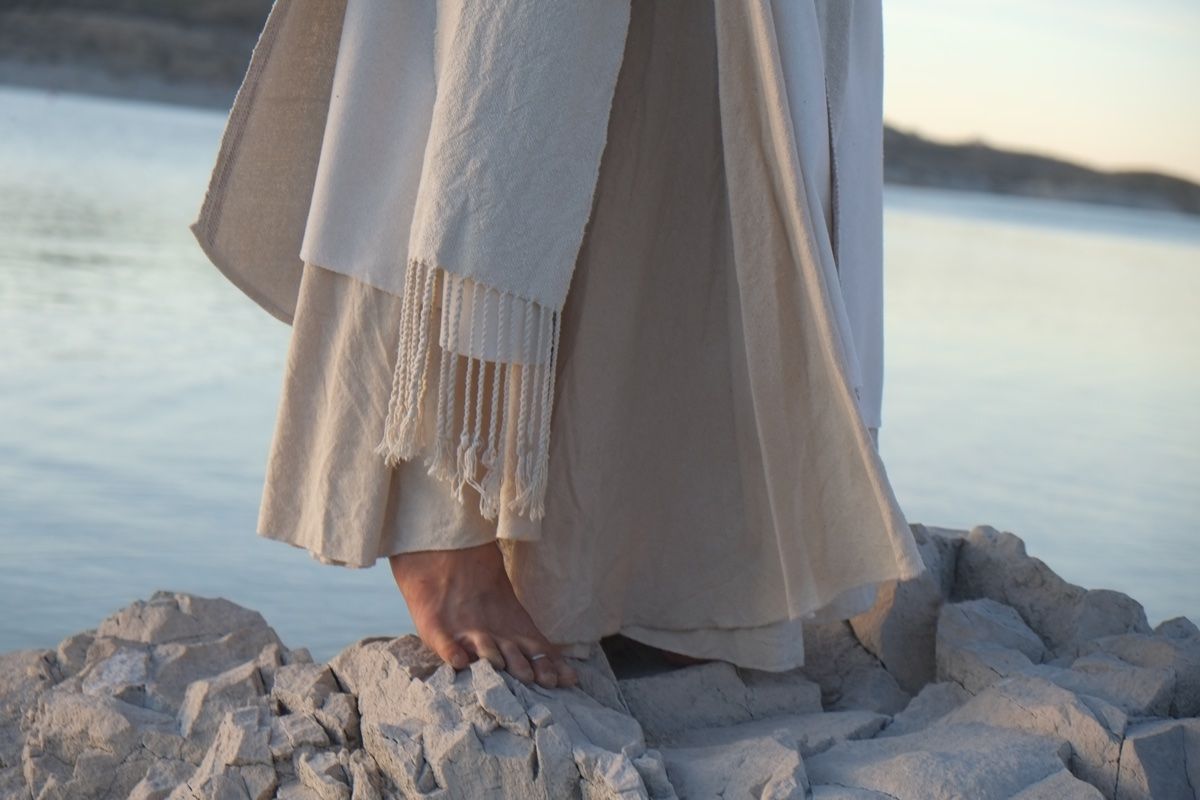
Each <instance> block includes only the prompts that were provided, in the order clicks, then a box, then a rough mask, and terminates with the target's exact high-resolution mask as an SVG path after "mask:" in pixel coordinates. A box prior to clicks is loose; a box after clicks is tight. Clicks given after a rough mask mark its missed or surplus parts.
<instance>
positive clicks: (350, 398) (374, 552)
mask: <svg viewBox="0 0 1200 800" xmlns="http://www.w3.org/2000/svg"><path fill="white" fill-rule="evenodd" d="M636 5H637V4H635V6H636ZM707 7H708V4H700V5H699V6H698V7H697V8H707ZM672 8H674V7H672ZM655 13H667V10H663V11H661V12H660V11H659V7H658V6H656V5H652V4H641V6H640V10H639V11H638V15H635V20H634V23H633V24H631V28H630V39H629V42H628V44H627V50H626V55H625V63H624V64H623V66H622V73H621V78H620V81H619V83H618V87H617V92H616V96H615V98H614V104H613V111H612V120H611V122H610V129H609V136H608V141H609V144H608V149H607V150H606V155H605V159H604V161H603V163H602V165H601V170H600V175H599V179H598V183H597V189H596V196H595V200H594V209H593V214H592V218H591V220H590V221H589V226H588V229H587V231H586V232H585V236H584V240H583V245H582V247H581V250H580V255H579V259H578V262H577V265H576V268H575V272H574V274H573V276H572V283H571V287H570V292H569V294H568V297H567V303H566V306H565V307H564V309H563V314H562V333H561V339H560V352H559V355H558V360H557V370H556V378H555V389H554V391H555V399H554V405H553V414H552V418H551V440H550V441H551V450H550V461H549V471H550V476H549V481H548V485H547V491H546V513H545V516H544V517H543V518H542V519H540V520H538V521H531V520H529V519H528V518H525V517H518V516H515V515H513V514H511V513H506V512H502V513H501V515H500V518H499V519H498V520H496V521H488V520H486V519H484V518H483V516H482V515H481V514H480V512H479V507H478V502H479V497H478V494H477V493H476V492H475V490H474V489H473V488H472V487H470V486H469V485H468V486H466V487H465V488H464V498H463V501H462V502H460V501H459V500H457V499H456V498H455V497H454V496H453V495H452V494H451V491H450V488H449V486H448V485H446V484H444V483H442V482H440V481H439V480H438V479H436V478H434V477H432V476H431V475H429V474H427V473H426V467H425V464H424V462H423V460H422V459H420V458H416V459H413V460H412V461H409V462H404V463H402V464H401V465H400V466H399V467H397V468H396V469H389V468H387V467H386V466H385V465H384V463H383V460H382V458H381V457H380V456H378V455H376V454H375V453H374V452H373V448H374V447H375V445H376V444H377V443H378V442H379V441H380V438H381V436H382V432H383V424H384V416H385V413H386V411H387V403H388V398H389V396H390V391H391V381H392V373H393V369H394V366H395V359H396V353H395V349H396V341H397V331H398V326H399V320H400V311H401V309H400V297H399V296H396V295H393V294H390V293H388V292H385V291H383V290H380V289H377V288H374V287H372V286H370V285H368V284H366V283H363V282H360V281H359V280H357V279H355V278H352V277H349V276H347V275H344V274H341V273H339V272H335V271H332V270H331V269H327V268H324V267H322V266H319V265H316V264H311V263H310V264H305V266H304V272H303V277H302V281H301V285H300V292H299V299H298V303H297V307H296V313H295V316H294V320H293V333H292V338H291V343H290V347H289V352H288V356H287V362H286V369H285V374H284V383H283V388H282V395H281V400H280V405H279V414H278V418H277V422H276V429H275V434H274V438H273V441H272V445H271V449H270V454H269V458H268V463H267V474H266V484H265V487H264V492H263V498H262V506H261V510H260V516H259V520H258V533H259V535H261V536H264V537H267V538H271V539H275V540H278V541H281V542H286V543H289V544H292V545H294V546H297V547H302V548H305V549H307V550H308V551H309V552H311V553H312V555H313V556H314V557H315V558H317V559H319V560H321V561H322V562H324V563H328V564H337V565H343V566H349V567H369V566H371V565H372V564H374V563H375V562H376V560H377V559H379V558H381V557H385V556H388V555H390V554H393V553H401V552H408V551H414V550H428V549H453V548H463V547H470V546H473V545H478V544H482V543H485V542H488V541H492V540H493V539H495V540H497V541H499V543H500V546H501V549H502V552H503V553H504V556H505V561H506V566H507V569H508V573H509V576H510V578H511V580H512V583H513V588H514V590H515V591H516V593H517V596H518V597H519V598H520V599H521V601H522V602H523V604H524V605H525V606H526V608H527V609H528V610H529V613H530V615H531V616H532V617H533V619H534V621H535V622H536V623H537V625H538V627H539V628H540V629H541V630H542V631H543V633H545V634H546V636H547V637H548V638H550V639H551V640H552V641H554V642H556V643H558V644H560V645H562V646H564V648H566V650H567V652H568V653H572V652H574V653H578V654H582V653H584V652H585V651H586V649H587V648H588V647H590V645H591V644H592V643H593V642H595V641H597V640H598V639H599V638H601V637H602V636H606V635H609V634H613V633H618V632H620V633H623V634H625V635H626V636H629V637H630V638H633V639H636V640H638V641H642V642H644V643H646V644H649V645H652V646H656V647H661V648H664V649H668V650H673V651H675V652H680V653H685V654H688V655H692V656H696V657H700V658H716V659H721V660H725V661H730V662H732V663H734V664H737V665H739V666H743V667H752V668H758V669H766V670H784V669H789V668H793V667H796V666H798V665H800V664H802V663H803V661H804V647H803V637H802V634H801V621H802V619H821V620H829V619H840V618H846V617H849V616H853V615H854V614H857V613H860V612H862V611H865V610H867V609H868V608H870V606H871V605H872V604H873V602H874V599H875V596H876V590H877V588H878V586H879V584H880V583H881V582H883V581H885V580H889V579H903V578H908V577H912V576H913V575H915V574H916V573H917V571H918V570H919V569H920V567H921V565H920V561H919V557H918V556H917V555H916V549H915V545H914V543H913V542H912V541H911V539H908V538H906V537H905V536H904V534H907V533H908V532H907V530H906V529H905V530H903V531H902V532H901V533H897V532H896V527H897V526H895V525H887V524H884V523H883V522H881V519H884V518H885V515H886V514H887V513H890V512H889V511H888V509H890V508H892V506H891V505H889V504H891V503H894V500H893V499H892V498H891V496H890V488H888V487H887V486H886V485H884V484H881V482H880V477H879V476H880V473H879V471H878V468H877V467H872V465H873V464H875V463H877V462H876V461H875V459H877V455H876V454H875V453H874V451H873V449H871V444H870V442H871V439H870V437H869V436H868V435H866V434H865V433H864V432H863V430H862V429H861V421H860V422H859V423H858V426H859V427H858V428H857V429H856V427H855V424H854V422H853V418H852V417H851V416H849V415H847V414H846V413H845V412H844V411H843V410H841V409H844V408H845V407H846V403H847V400H846V398H845V397H842V396H841V395H838V394H836V393H835V392H834V391H833V390H832V388H830V387H831V386H832V383H831V381H832V377H831V376H832V374H833V373H831V372H830V367H829V362H828V360H827V359H824V358H823V357H822V358H818V357H816V356H814V355H809V354H811V353H814V352H825V351H820V350H819V349H818V348H814V347H811V346H804V347H802V346H801V345H803V344H805V342H803V341H801V339H802V338H803V337H814V336H817V335H818V334H816V333H813V331H814V330H816V329H815V328H813V325H814V322H813V320H814V319H815V317H814V316H813V315H812V314H810V313H809V312H808V310H807V309H806V308H804V307H803V306H799V305H798V306H796V307H794V308H793V307H789V308H787V309H786V310H785V311H781V310H780V308H782V307H783V306H784V305H785V301H786V303H793V302H796V303H799V302H800V301H801V300H804V298H805V296H804V295H803V294H801V293H800V290H799V289H798V288H797V284H796V275H797V274H798V272H797V270H798V269H799V266H798V264H797V263H796V262H795V261H793V260H792V259H791V258H790V257H781V256H776V255H774V254H775V253H783V254H785V256H786V254H787V253H788V252H789V251H788V250H787V245H786V242H785V241H784V239H782V238H778V237H782V236H783V235H784V234H783V233H782V232H781V231H784V228H783V227H782V226H781V225H770V224H769V223H771V220H770V219H768V217H767V215H764V214H747V212H746V211H745V210H743V211H742V212H741V216H738V215H737V214H732V213H731V206H730V202H731V201H730V198H731V197H742V198H749V201H747V200H743V201H742V202H743V203H745V202H756V200H755V197H756V196H757V197H761V196H762V194H761V193H758V192H751V193H750V194H746V193H745V190H744V188H743V189H741V190H739V189H738V186H743V187H744V186H745V185H746V184H745V181H746V180H749V179H750V178H748V177H743V176H749V175H751V174H752V173H753V170H754V169H755V168H756V165H755V163H754V162H751V161H747V162H746V164H745V165H738V167H737V170H738V171H731V170H727V167H726V164H725V163H724V161H723V159H722V158H721V157H720V154H721V153H722V141H721V137H722V125H721V114H720V109H719V107H718V103H717V75H716V72H715V69H714V64H715V63H716V58H715V55H714V47H715V41H714V39H713V21H712V19H711V11H710V12H709V16H706V15H705V14H699V13H697V14H689V13H677V14H675V15H674V16H673V17H672V18H671V19H670V20H664V21H663V22H664V23H666V22H669V23H670V24H660V25H656V24H653V20H652V19H651V18H650V16H647V15H653V14H655ZM639 15H640V16H639ZM642 17H645V19H642ZM681 85H686V86H687V87H688V88H689V91H688V92H687V93H686V94H685V95H681V94H680V93H679V92H678V91H677V89H676V87H678V86H681ZM647 97H651V98H655V102H659V103H660V104H661V103H674V105H672V106H671V110H670V113H659V114H644V113H642V108H641V106H642V104H644V103H645V102H646V98H647ZM747 152H750V153H751V154H753V151H752V150H748V151H747ZM651 165H652V168H651ZM828 166H829V165H828V164H825V165H824V169H814V170H810V172H811V174H812V175H819V176H821V182H820V183H819V184H818V185H816V186H814V187H809V190H810V192H811V194H810V200H813V199H814V198H821V199H822V200H827V198H828V194H829V191H830V188H829V182H828V181H829V178H828V175H829V170H828ZM731 169H732V168H731ZM731 176H736V177H737V180H738V181H740V183H739V184H738V185H737V186H735V185H734V184H733V181H734V177H731ZM810 177H811V175H810ZM737 191H741V192H742V193H741V194H738V193H737ZM764 191H765V190H764ZM824 216H825V215H824V214H823V213H822V211H821V209H820V208H817V209H815V211H814V212H813V213H812V214H811V216H810V217H809V218H810V219H812V220H817V221H818V222H817V223H816V224H822V223H823V222H824ZM739 225H740V226H741V227H740V228H739V227H738V226H739ZM764 225H766V226H768V227H761V228H759V227H755V226H764ZM760 229H761V230H762V231H764V233H763V234H761V235H759V234H756V233H754V232H753V231H756V230H760ZM739 231H740V232H741V235H740V236H736V235H735V234H736V233H737V232H739ZM748 247H761V248H763V252H764V253H767V252H768V251H767V249H766V248H767V247H769V248H772V249H771V250H770V251H769V252H770V255H764V256H763V257H762V258H761V259H757V261H758V262H759V263H757V265H756V266H755V270H758V272H756V273H755V275H756V276H757V277H756V278H755V280H757V281H758V284H757V285H755V286H751V285H750V284H747V283H745V281H746V279H747V278H746V275H744V274H743V275H741V276H740V277H739V270H738V269H737V265H738V259H739V258H740V259H741V260H742V264H743V266H744V265H745V263H747V262H746V259H747V257H748V256H746V255H745V253H747V252H750V250H748V249H747V248H748ZM773 270H774V272H773ZM739 281H741V282H739ZM764 285H765V286H772V287H775V288H776V290H777V291H776V292H774V293H768V294H766V295H762V296H761V298H758V296H757V295H756V294H755V293H756V292H759V291H761V288H762V286H764ZM777 299H778V302H776V300H777ZM804 302H808V300H804ZM772 304H776V305H779V306H780V308H776V309H770V306H771V305H772ZM748 306H749V307H752V308H762V309H764V312H763V313H762V314H754V313H752V314H745V312H744V310H745V309H746V308H747V307H748ZM809 341H810V342H811V341H815V339H810V340H809ZM763 343H766V344H769V345H771V347H772V348H775V349H778V351H779V352H780V356H779V357H780V358H781V359H782V362H780V363H779V366H778V367H776V368H771V367H767V368H766V369H765V371H764V367H763V364H764V362H763V360H762V359H763V356H762V355H761V354H762V353H765V352H767V351H766V350H763V349H762V345H763ZM751 345H754V346H753V347H751ZM772 369H774V370H775V372H777V373H778V376H777V377H776V376H775V375H773V374H772ZM764 381H765V382H764ZM767 384H770V385H775V386H778V387H781V388H778V389H776V390H773V391H772V392H770V393H768V394H763V393H762V390H761V389H758V387H760V386H764V385H767ZM752 389H753V390H754V391H752ZM434 394H435V393H433V392H429V393H427V395H426V397H427V402H429V403H433V402H435V399H434ZM458 400H459V403H460V406H459V407H461V400H462V398H458ZM433 416H434V415H433V413H432V409H431V411H430V413H428V414H426V415H425V419H426V420H432V419H433ZM428 424H432V422H429V423H428ZM772 430H776V431H786V432H788V435H789V436H790V437H792V438H794V441H795V445H794V447H793V446H787V447H782V444H783V443H782V442H780V441H779V438H778V436H775V437H771V436H764V432H768V431H772ZM869 449H870V452H868V450H869ZM764 454H766V456H764ZM768 456H769V457H768ZM781 513H783V514H784V516H781ZM781 519H782V520H784V521H783V522H780V520H781ZM793 520H794V521H793Z"/></svg>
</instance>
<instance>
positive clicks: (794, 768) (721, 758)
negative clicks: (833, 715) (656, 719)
mask: <svg viewBox="0 0 1200 800" xmlns="http://www.w3.org/2000/svg"><path fill="white" fill-rule="evenodd" d="M662 754H663V758H664V759H665V760H666V762H667V775H668V776H669V777H670V779H671V783H672V785H673V786H674V787H675V790H676V791H677V792H678V794H679V796H680V797H684V798H693V797H695V798H700V797H720V798H724V800H759V799H760V798H772V800H804V798H805V797H806V792H807V790H808V777H807V775H806V774H805V772H804V762H803V760H802V759H801V757H800V752H799V748H798V745H797V742H796V741H795V739H794V738H793V737H792V736H791V735H790V733H789V732H788V731H787V729H786V728H779V729H776V730H773V731H763V732H761V733H759V734H757V735H746V736H744V737H742V738H732V739H729V740H726V741H724V742H721V743H719V744H711V745H693V746H689V747H667V748H663V751H662Z"/></svg>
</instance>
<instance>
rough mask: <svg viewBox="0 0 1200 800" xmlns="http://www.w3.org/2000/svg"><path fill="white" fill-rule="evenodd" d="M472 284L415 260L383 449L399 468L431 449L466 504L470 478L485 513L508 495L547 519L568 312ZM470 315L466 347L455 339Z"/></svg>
mask: <svg viewBox="0 0 1200 800" xmlns="http://www.w3.org/2000/svg"><path fill="white" fill-rule="evenodd" d="M465 284H466V281H464V280H461V279H458V276H455V275H453V274H451V273H450V272H448V271H446V270H445V269H443V268H441V267H437V266H436V265H434V264H431V263H429V262H427V261H425V260H424V259H420V258H411V259H409V261H408V264H407V267H406V273H405V280H404V291H403V295H402V298H401V314H400V341H399V344H398V347H397V356H396V370H395V374H394V375H393V381H392V393H391V398H390V399H389V401H388V411H387V417H386V420H385V425H384V432H383V438H382V440H381V441H380V442H379V444H378V445H377V446H376V448H375V452H376V453H377V454H379V455H382V456H383V457H384V461H385V463H387V464H388V465H389V466H393V467H394V466H395V465H396V464H398V463H399V462H400V461H402V460H403V461H408V460H410V459H412V458H413V457H414V456H416V455H417V454H418V453H421V452H424V453H425V464H426V465H427V467H428V472H429V474H430V475H433V476H435V477H437V478H439V479H441V480H444V481H447V482H448V483H449V484H450V487H451V491H452V492H453V493H454V496H455V498H456V499H458V500H459V501H460V502H463V488H464V486H465V485H466V484H470V485H471V486H473V487H475V488H476V489H477V490H478V491H479V511H480V513H481V514H482V515H483V517H484V518H485V519H489V520H493V519H496V518H497V517H498V515H499V511H500V503H501V499H502V498H504V497H506V498H508V499H507V504H506V507H507V508H508V509H509V510H511V511H513V512H514V513H517V514H525V515H526V516H528V517H529V518H530V519H540V518H542V517H543V516H544V515H545V495H546V479H547V474H548V462H549V457H550V416H551V410H552V405H553V400H554V377H555V375H554V373H555V369H556V364H557V360H558V359H557V356H558V339H559V330H560V328H561V311H560V310H559V309H555V308H551V307H549V306H546V305H544V304H541V303H537V302H535V301H532V300H528V299H525V298H521V297H518V296H517V295H514V294H511V293H509V292H505V291H502V290H499V289H495V288H492V287H488V286H484V285H483V284H480V283H473V284H472V285H471V286H466V285H465ZM439 307H440V310H441V313H440V315H437V314H435V313H434V312H435V310H436V309H438V308H439ZM514 317H518V318H517V319H514ZM464 319H465V320H467V322H466V325H465V328H466V330H467V336H466V341H467V349H466V352H465V353H463V352H461V351H460V350H461V348H456V346H455V344H456V343H457V342H459V341H461V338H462V329H463V327H464V326H463V325H462V324H461V323H462V321H463V320H464ZM434 342H436V343H437V350H438V358H437V359H436V364H435V363H434V362H435V360H434V359H433V358H432V356H431V353H430V351H431V350H432V349H433V344H434ZM486 355H491V356H493V357H492V358H486V357H484V356H486ZM431 377H432V380H431ZM489 378H490V381H489ZM433 383H436V386H434V387H433V389H432V390H433V391H436V392H437V405H436V409H437V410H436V417H435V420H434V425H433V426H432V428H431V427H430V426H427V425H424V424H423V423H424V414H425V403H424V398H425V393H426V392H427V391H429V390H430V389H431V384H433ZM489 383H490V386H489V385H488V384H489ZM459 397H461V398H462V408H461V410H460V409H459V408H458V398H459ZM485 419H487V420H488V421H489V424H488V425H487V426H486V428H485V426H484V420H485ZM430 431H432V441H428V439H429V436H430ZM481 472H482V474H480V473H481Z"/></svg>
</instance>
